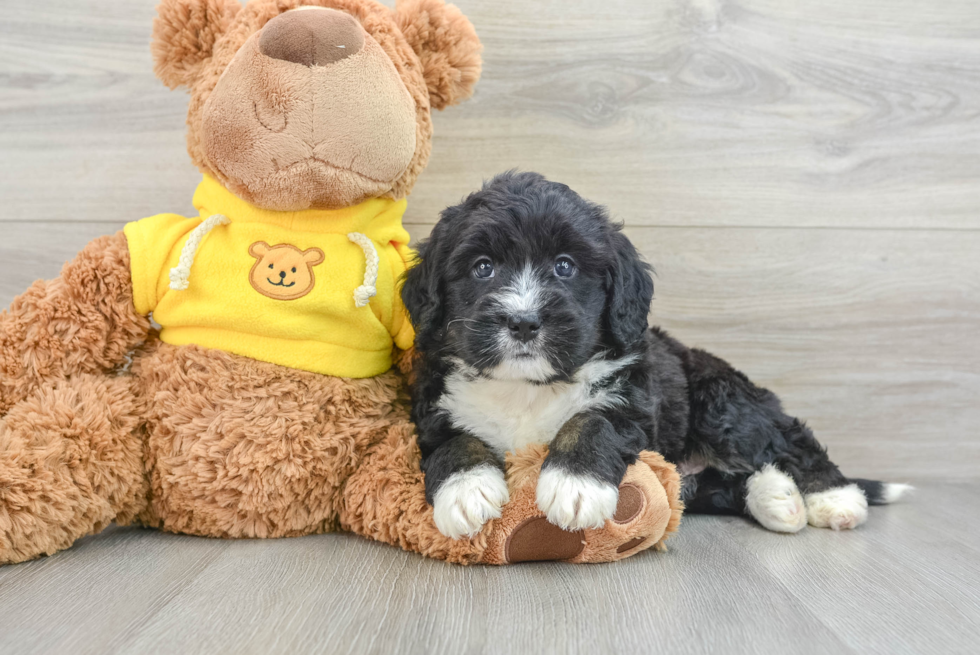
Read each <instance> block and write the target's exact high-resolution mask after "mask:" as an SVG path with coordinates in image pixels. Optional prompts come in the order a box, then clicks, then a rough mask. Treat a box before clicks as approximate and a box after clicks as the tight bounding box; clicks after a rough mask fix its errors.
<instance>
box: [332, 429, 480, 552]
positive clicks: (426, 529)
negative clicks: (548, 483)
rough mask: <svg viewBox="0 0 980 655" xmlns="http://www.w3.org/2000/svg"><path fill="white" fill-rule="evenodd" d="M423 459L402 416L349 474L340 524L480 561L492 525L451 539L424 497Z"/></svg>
mask: <svg viewBox="0 0 980 655" xmlns="http://www.w3.org/2000/svg"><path fill="white" fill-rule="evenodd" d="M420 459H421V455H420V453H419V449H418V445H417V444H416V442H415V428H414V426H413V425H412V424H411V423H410V422H409V421H408V418H407V417H404V418H403V419H402V420H401V421H398V422H396V423H394V424H392V425H391V426H390V427H389V428H388V429H387V432H386V434H385V435H384V436H383V438H382V439H381V440H380V441H379V442H378V443H376V444H374V446H373V447H372V448H371V449H370V450H368V452H367V453H366V454H365V456H364V457H363V459H362V460H361V462H360V464H359V465H358V467H357V470H356V471H355V472H354V473H353V475H351V477H350V478H349V479H348V480H347V484H346V485H345V487H344V493H343V498H342V503H341V506H340V508H339V514H340V524H341V527H343V528H344V529H345V530H350V531H352V532H355V533H357V534H360V535H362V536H365V537H368V538H370V539H374V540H376V541H383V542H385V543H389V544H392V545H395V546H399V547H400V548H403V549H405V550H411V551H415V552H417V553H421V554H423V555H425V556H427V557H432V558H435V559H442V560H447V561H450V562H455V563H457V564H473V563H476V562H479V561H480V558H481V557H482V556H483V553H484V551H485V550H486V547H487V534H488V532H489V527H487V528H484V530H483V532H481V533H480V534H478V535H476V536H475V537H473V538H472V539H460V540H456V539H450V538H449V537H447V536H445V535H443V534H442V533H441V532H439V530H438V529H437V528H436V524H435V520H434V519H433V517H432V507H431V506H430V505H429V504H428V503H427V502H426V501H425V482H424V478H423V475H422V471H421V470H420V469H419V461H420ZM489 525H490V524H488V526H489Z"/></svg>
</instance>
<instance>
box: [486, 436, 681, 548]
mask: <svg viewBox="0 0 980 655" xmlns="http://www.w3.org/2000/svg"><path fill="white" fill-rule="evenodd" d="M547 453H548V451H547V447H545V446H530V447H528V448H525V449H523V450H521V451H520V452H518V453H516V454H512V455H508V457H507V483H508V486H509V487H510V502H509V503H508V504H507V505H506V506H505V507H504V510H503V515H502V516H501V517H500V518H499V519H497V520H496V521H494V522H493V523H492V524H491V525H492V529H491V530H490V532H489V535H488V539H487V546H486V550H485V551H484V553H483V556H482V558H481V561H483V562H486V563H488V564H513V563H517V562H527V561H541V560H562V561H567V562H574V563H586V562H589V563H595V562H612V561H615V560H620V559H623V558H626V557H630V556H631V555H635V554H637V553H639V552H642V551H644V550H646V549H648V548H651V547H652V548H656V549H657V550H665V548H666V547H665V546H664V540H665V539H666V538H667V537H668V536H670V534H671V533H673V532H675V531H676V530H677V527H678V526H679V524H680V519H681V513H682V511H683V504H682V503H681V501H680V477H679V476H678V475H677V472H676V470H675V469H674V467H673V465H671V464H669V463H667V462H666V461H665V460H664V459H663V457H661V456H660V455H659V454H657V453H653V452H648V451H644V452H643V453H640V457H639V459H638V461H637V462H635V463H634V464H632V465H631V466H629V467H628V468H627V469H626V474H625V475H624V476H623V481H622V482H621V483H620V485H619V504H618V506H617V508H616V513H615V515H614V516H613V518H612V519H610V520H608V521H606V524H605V525H604V526H603V527H602V528H600V529H585V530H576V531H565V530H562V529H561V528H559V527H557V526H555V525H552V524H551V523H549V522H548V520H547V519H546V518H545V516H544V514H543V513H542V512H541V510H540V509H538V507H537V502H536V496H537V493H536V490H537V483H538V477H539V474H540V472H541V464H542V463H543V462H544V459H545V456H546V455H547Z"/></svg>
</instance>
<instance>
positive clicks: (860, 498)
mask: <svg viewBox="0 0 980 655" xmlns="http://www.w3.org/2000/svg"><path fill="white" fill-rule="evenodd" d="M806 507H807V515H808V516H809V518H810V525H812V526H813V527H815V528H830V529H831V530H850V529H852V528H856V527H858V526H859V525H861V524H862V523H864V522H865V521H867V520H868V499H867V498H866V497H865V495H864V492H863V491H861V489H860V488H858V486H857V485H856V484H849V485H847V486H846V487H838V488H836V489H828V490H827V491H820V492H817V493H813V494H807V496H806Z"/></svg>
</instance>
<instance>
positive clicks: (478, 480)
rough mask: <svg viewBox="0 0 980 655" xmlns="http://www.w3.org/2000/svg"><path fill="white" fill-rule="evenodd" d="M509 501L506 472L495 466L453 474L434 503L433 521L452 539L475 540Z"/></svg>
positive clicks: (443, 485) (440, 530)
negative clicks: (486, 524) (474, 537)
mask: <svg viewBox="0 0 980 655" xmlns="http://www.w3.org/2000/svg"><path fill="white" fill-rule="evenodd" d="M508 500H510V494H509V493H508V491H507V482H506V481H505V480H504V473H503V471H501V470H500V469H498V468H495V467H492V466H479V467H477V468H474V469H471V470H469V471H464V472H462V473H454V474H453V475H452V476H450V477H449V479H448V480H446V481H445V482H444V483H443V484H442V486H441V487H440V488H439V491H437V492H436V497H435V499H434V502H433V518H434V519H435V523H436V527H437V528H438V529H439V532H441V533H442V534H444V535H446V536H447V537H449V538H451V539H465V538H469V537H473V536H474V535H476V534H478V533H479V532H480V530H482V529H483V525H484V524H485V523H486V522H487V521H490V520H492V519H498V518H500V513H501V508H502V507H503V506H504V505H505V504H506V503H507V501H508Z"/></svg>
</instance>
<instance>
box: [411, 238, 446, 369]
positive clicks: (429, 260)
mask: <svg viewBox="0 0 980 655" xmlns="http://www.w3.org/2000/svg"><path fill="white" fill-rule="evenodd" d="M438 231H439V227H438V226H436V229H434V230H433V231H432V235H431V236H430V237H429V238H428V239H426V240H424V241H422V242H421V243H419V245H418V250H417V251H416V255H415V262H414V264H413V265H412V267H411V268H409V269H408V272H407V273H405V283H404V284H403V285H402V303H404V305H405V309H407V310H408V316H409V318H410V319H411V321H412V326H413V327H414V328H415V345H416V349H417V350H420V351H425V350H427V349H428V348H429V346H430V345H431V344H432V343H433V342H434V341H438V340H439V339H441V330H442V321H443V301H442V293H441V289H440V286H441V285H440V283H439V279H440V271H441V269H442V266H441V265H439V263H438V261H437V260H438V258H439V257H438V253H439V243H438V241H439V240H438V234H437V232H438Z"/></svg>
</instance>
